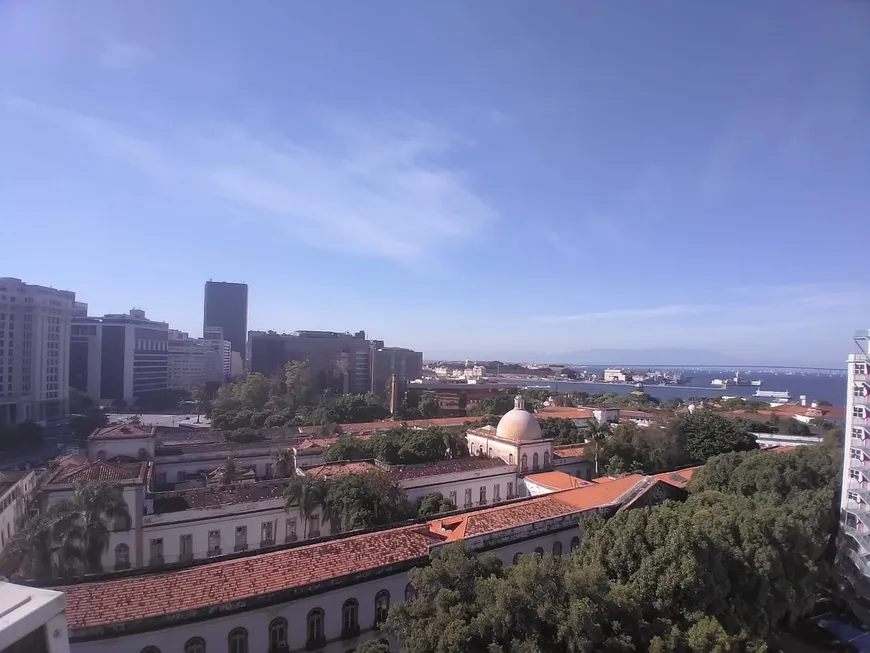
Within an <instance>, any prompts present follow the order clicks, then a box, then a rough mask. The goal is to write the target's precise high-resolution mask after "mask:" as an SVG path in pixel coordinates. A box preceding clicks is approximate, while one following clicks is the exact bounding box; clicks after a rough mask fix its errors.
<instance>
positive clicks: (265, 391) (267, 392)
mask: <svg viewBox="0 0 870 653" xmlns="http://www.w3.org/2000/svg"><path fill="white" fill-rule="evenodd" d="M234 393H235V395H236V398H237V399H238V400H239V401H241V402H242V403H243V404H245V405H248V406H251V407H252V408H255V409H258V410H259V409H262V408H264V407H265V406H266V403H267V402H268V401H269V398H270V397H271V396H272V384H271V382H270V381H269V379H268V378H266V377H265V376H263V375H262V374H260V373H259V372H257V373H254V374H248V375H247V376H245V378H244V379H243V380H242V382H241V383H239V384H238V385H237V386H236V387H235V390H234Z"/></svg>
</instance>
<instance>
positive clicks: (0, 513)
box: [0, 472, 36, 550]
mask: <svg viewBox="0 0 870 653" xmlns="http://www.w3.org/2000/svg"><path fill="white" fill-rule="evenodd" d="M35 487H36V472H30V473H29V474H27V475H26V476H25V477H24V478H22V479H21V480H20V481H18V482H17V483H16V484H15V485H13V486H12V487H10V488H9V489H8V490H6V492H4V493H3V494H2V495H0V550H2V549H3V547H5V546H6V545H7V544H8V543H9V540H10V539H12V537H13V536H14V535H15V533H16V532H17V531H18V526H19V525H20V523H21V522H22V521H23V519H24V518H25V516H26V513H27V504H28V502H29V501H30V499H31V497H32V496H33V489H34V488H35Z"/></svg>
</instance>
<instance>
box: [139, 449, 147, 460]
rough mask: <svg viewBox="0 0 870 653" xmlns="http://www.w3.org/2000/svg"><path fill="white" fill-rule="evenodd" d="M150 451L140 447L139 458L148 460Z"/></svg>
mask: <svg viewBox="0 0 870 653" xmlns="http://www.w3.org/2000/svg"><path fill="white" fill-rule="evenodd" d="M147 459H148V452H147V451H146V450H145V449H139V460H147Z"/></svg>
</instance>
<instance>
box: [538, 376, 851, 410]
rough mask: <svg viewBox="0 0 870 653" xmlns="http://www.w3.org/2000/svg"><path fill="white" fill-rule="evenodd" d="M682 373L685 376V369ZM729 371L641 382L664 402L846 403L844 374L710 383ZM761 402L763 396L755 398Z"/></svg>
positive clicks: (569, 386) (568, 388)
mask: <svg viewBox="0 0 870 653" xmlns="http://www.w3.org/2000/svg"><path fill="white" fill-rule="evenodd" d="M685 376H689V373H688V372H687V373H686V374H685ZM733 376H734V373H733V372H727V371H718V372H696V373H694V378H692V380H691V381H689V382H688V383H686V384H685V385H676V386H659V385H652V384H649V383H645V384H644V391H645V392H647V393H648V394H650V395H652V396H653V397H656V398H658V399H661V400H662V401H665V400H667V399H672V398H674V397H679V398H680V399H683V400H687V399H689V398H690V397H719V396H722V395H724V396H727V397H752V396H753V395H754V394H755V392H756V390H759V389H761V390H776V391H779V392H784V391H788V393H789V394H790V395H791V400H792V401H795V402H796V401H797V400H798V398H799V397H800V396H801V395H806V396H807V402H808V403H809V402H811V401H813V400H823V401H829V402H830V403H831V404H833V405H834V406H845V405H846V375H845V373H844V374H841V375H830V374H826V373H825V374H818V373H815V372H807V373H797V372H796V373H792V374H789V373H785V372H782V373H770V372H758V373H751V372H741V377H742V378H745V379H751V380H760V381H761V382H762V385H761V387H760V388H758V387H756V386H729V387H728V388H719V387H716V386H713V385H711V381H712V380H713V379H730V378H732V377H733ZM528 385H529V386H538V387H543V386H547V387H550V388H552V389H554V390H558V391H560V392H588V393H590V394H594V393H598V392H615V393H618V394H628V393H629V392H632V391H633V390H634V389H635V388H634V385H633V384H631V385H629V384H626V385H617V384H613V383H578V382H573V381H529V382H528ZM759 400H760V401H764V400H765V399H764V398H759Z"/></svg>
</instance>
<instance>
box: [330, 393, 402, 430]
mask: <svg viewBox="0 0 870 653" xmlns="http://www.w3.org/2000/svg"><path fill="white" fill-rule="evenodd" d="M320 410H321V411H322V413H321V421H322V422H332V423H335V424H356V423H365V422H377V421H379V420H382V419H384V418H385V417H388V416H389V414H390V411H389V410H388V409H387V408H385V407H384V406H383V405H382V404H381V401H380V399H378V398H377V397H376V396H375V395H374V394H372V393H370V392H369V393H367V394H364V395H341V396H340V397H336V398H334V399H330V400H327V401H326V402H325V403H324V404H322V406H321V408H320Z"/></svg>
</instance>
